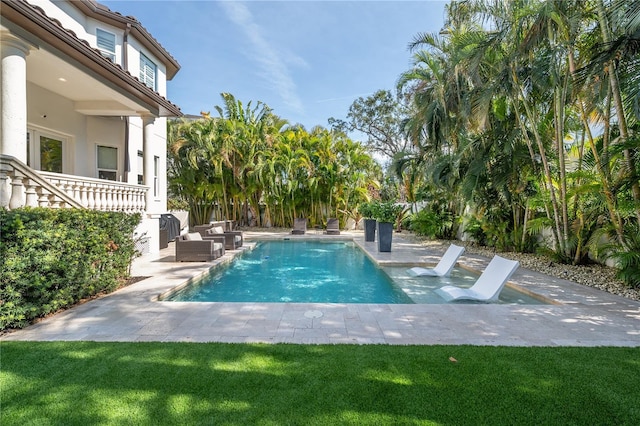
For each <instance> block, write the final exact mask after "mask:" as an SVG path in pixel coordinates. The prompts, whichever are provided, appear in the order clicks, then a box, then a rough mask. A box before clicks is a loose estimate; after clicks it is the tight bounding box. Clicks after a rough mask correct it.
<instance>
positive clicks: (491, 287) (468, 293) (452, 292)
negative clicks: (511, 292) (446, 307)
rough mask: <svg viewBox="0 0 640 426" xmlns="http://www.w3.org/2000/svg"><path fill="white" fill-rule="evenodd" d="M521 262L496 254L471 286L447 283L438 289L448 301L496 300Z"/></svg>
mask: <svg viewBox="0 0 640 426" xmlns="http://www.w3.org/2000/svg"><path fill="white" fill-rule="evenodd" d="M519 265H520V263H519V262H518V261H517V260H509V259H505V258H503V257H500V256H494V257H493V259H491V262H489V265H487V268H486V269H485V270H484V272H483V273H482V275H480V278H478V280H477V281H476V282H475V284H474V285H473V286H471V288H468V289H467V288H460V287H456V286H452V285H446V286H444V287H441V288H439V289H437V290H436V293H438V294H439V295H440V296H442V298H443V299H445V300H446V301H447V302H450V301H452V300H465V299H466V300H479V301H483V302H495V301H496V300H498V296H499V295H500V292H501V291H502V289H503V288H504V286H505V284H506V283H507V281H508V280H509V278H511V275H513V273H514V272H515V271H516V269H518V266H519Z"/></svg>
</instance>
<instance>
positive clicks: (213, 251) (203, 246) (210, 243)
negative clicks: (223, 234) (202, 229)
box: [176, 232, 224, 262]
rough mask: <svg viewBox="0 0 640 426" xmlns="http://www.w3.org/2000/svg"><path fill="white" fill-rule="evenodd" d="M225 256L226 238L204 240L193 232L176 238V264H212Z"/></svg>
mask: <svg viewBox="0 0 640 426" xmlns="http://www.w3.org/2000/svg"><path fill="white" fill-rule="evenodd" d="M222 255H224V238H217V239H208V240H203V239H202V236H201V235H200V234H199V233H197V232H193V233H190V234H184V235H179V236H177V237H176V262H210V261H212V260H215V259H217V258H219V257H220V256H222Z"/></svg>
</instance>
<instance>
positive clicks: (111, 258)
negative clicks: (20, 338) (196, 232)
mask: <svg viewBox="0 0 640 426" xmlns="http://www.w3.org/2000/svg"><path fill="white" fill-rule="evenodd" d="M138 223H140V215H139V214H135V215H128V214H124V213H115V212H97V211H92V210H77V209H60V210H53V209H42V208H35V209H32V208H24V209H16V210H11V211H9V210H6V209H4V208H2V209H0V236H1V238H0V257H1V258H2V259H3V262H4V265H3V268H2V270H1V271H0V330H4V329H7V328H19V327H24V326H26V325H27V324H29V323H30V322H32V321H33V320H34V319H36V318H39V317H42V316H45V315H47V314H50V313H52V312H56V311H57V310H59V309H61V308H65V307H68V306H71V305H73V304H75V303H77V302H78V301H79V300H81V299H83V298H86V297H90V296H93V295H96V294H99V293H101V292H108V291H113V290H115V289H116V288H117V287H118V286H119V285H120V283H121V281H122V280H123V279H124V278H126V277H128V275H129V267H130V265H131V261H132V260H133V258H134V256H135V244H134V240H133V231H134V229H135V227H136V226H137V224H138Z"/></svg>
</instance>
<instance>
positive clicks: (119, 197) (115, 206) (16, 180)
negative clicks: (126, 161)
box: [0, 155, 149, 213]
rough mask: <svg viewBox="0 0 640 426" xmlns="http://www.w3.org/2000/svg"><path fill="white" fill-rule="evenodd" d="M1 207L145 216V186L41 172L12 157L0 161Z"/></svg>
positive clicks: (3, 157) (146, 189)
mask: <svg viewBox="0 0 640 426" xmlns="http://www.w3.org/2000/svg"><path fill="white" fill-rule="evenodd" d="M0 185H1V187H0V190H1V191H2V193H1V194H0V203H1V204H2V205H3V206H6V207H8V208H10V209H11V208H17V207H23V206H29V207H37V206H40V207H50V208H65V207H78V208H87V209H91V210H102V211H121V212H126V213H137V212H144V211H145V210H146V205H145V199H146V194H147V191H148V190H149V189H148V188H147V187H146V186H140V185H131V184H128V183H122V182H112V181H108V180H102V179H94V178H86V177H82V176H73V175H63V174H59V173H50V172H40V171H36V170H33V169H31V168H30V167H28V166H27V165H25V164H24V163H22V162H20V161H18V160H16V159H15V158H13V157H8V156H5V155H3V156H2V157H1V159H0Z"/></svg>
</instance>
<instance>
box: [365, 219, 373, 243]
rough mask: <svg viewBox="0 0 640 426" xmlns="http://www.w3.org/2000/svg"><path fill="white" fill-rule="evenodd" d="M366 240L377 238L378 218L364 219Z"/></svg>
mask: <svg viewBox="0 0 640 426" xmlns="http://www.w3.org/2000/svg"><path fill="white" fill-rule="evenodd" d="M364 240H365V241H375V240H376V220H375V219H365V220H364Z"/></svg>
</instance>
